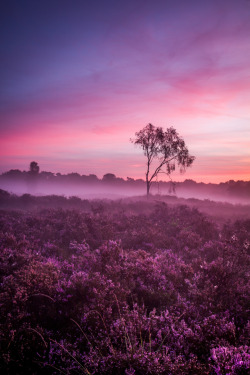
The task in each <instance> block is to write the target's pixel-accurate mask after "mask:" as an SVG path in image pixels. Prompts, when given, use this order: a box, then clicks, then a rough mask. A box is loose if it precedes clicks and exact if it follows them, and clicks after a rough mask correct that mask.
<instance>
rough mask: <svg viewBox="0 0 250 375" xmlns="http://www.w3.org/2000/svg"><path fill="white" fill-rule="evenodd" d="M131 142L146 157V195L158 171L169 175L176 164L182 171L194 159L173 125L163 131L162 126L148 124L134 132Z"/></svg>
mask: <svg viewBox="0 0 250 375" xmlns="http://www.w3.org/2000/svg"><path fill="white" fill-rule="evenodd" d="M131 142H132V143H134V144H135V145H139V146H140V147H141V148H142V149H143V152H144V155H145V156H146V158H147V168H146V186H147V196H149V191H150V187H151V184H152V182H153V180H154V179H155V178H156V177H157V176H158V174H159V173H165V174H167V175H168V176H170V174H171V173H172V172H173V171H174V170H175V169H176V165H177V167H179V169H180V172H184V171H185V169H186V168H187V167H189V166H190V165H191V164H192V163H193V161H194V159H195V157H194V156H191V155H190V154H189V151H188V149H187V147H186V145H185V142H184V140H183V139H182V138H181V137H180V136H179V134H178V133H177V131H176V130H175V129H174V128H173V127H170V128H167V129H166V131H163V129H162V127H155V126H154V125H152V124H148V125H146V126H145V127H144V128H143V129H142V130H140V131H139V132H136V133H135V139H131Z"/></svg>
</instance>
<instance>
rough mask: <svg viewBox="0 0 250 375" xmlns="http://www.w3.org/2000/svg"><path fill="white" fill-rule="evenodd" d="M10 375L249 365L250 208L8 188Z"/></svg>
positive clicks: (6, 352) (2, 294) (4, 340)
mask: <svg viewBox="0 0 250 375" xmlns="http://www.w3.org/2000/svg"><path fill="white" fill-rule="evenodd" d="M0 207H1V215H0V246H1V253H0V257H1V261H0V277H1V281H0V285H1V291H0V309H1V315H0V316H1V318H0V319H1V321H0V323H1V331H0V342H1V352H2V357H1V360H0V361H1V362H0V368H1V370H2V373H3V374H60V373H62V374H86V375H90V374H91V375H92V374H93V375H94V374H107V375H109V374H111V375H112V374H113V375H137V374H138V375H146V374H148V375H149V374H151V375H160V374H162V375H163V374H164V375H168V374H169V375H180V374H184V375H189V374H197V375H206V374H207V375H208V374H211V375H216V374H217V375H226V374H238V375H244V374H248V373H249V372H248V371H249V367H250V365H249V363H250V350H249V322H248V318H249V310H248V309H249V307H248V306H249V251H250V207H249V206H243V205H242V206H240V205H238V206H236V205H235V206H234V205H231V204H226V203H215V202H211V201H199V200H195V199H193V200H190V199H189V200H185V199H175V198H174V197H167V196H166V197H154V198H151V199H149V200H146V199H145V198H139V197H137V198H136V199H132V198H127V199H123V200H122V199H120V200H116V201H111V200H92V201H88V200H81V199H79V198H77V197H71V198H65V197H59V196H47V197H33V196H31V195H28V194H25V195H23V196H21V197H17V196H13V195H10V194H8V193H7V192H4V191H1V194H0Z"/></svg>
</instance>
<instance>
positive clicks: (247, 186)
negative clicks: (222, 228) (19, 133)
mask: <svg viewBox="0 0 250 375" xmlns="http://www.w3.org/2000/svg"><path fill="white" fill-rule="evenodd" d="M0 177H2V176H0ZM117 180H118V181H116V180H114V181H112V182H106V181H103V180H97V181H95V182H88V183H79V182H74V181H69V180H68V181H59V180H47V179H45V180H44V179H37V180H35V181H30V180H25V179H13V178H12V179H9V178H0V189H3V190H6V191H8V192H9V193H12V194H16V195H23V194H31V195H34V196H44V195H63V196H65V197H71V196H76V197H79V198H81V199H104V198H107V199H120V198H125V197H134V196H142V195H146V185H145V182H144V181H143V180H133V181H125V180H122V179H117ZM150 192H151V195H152V196H155V195H157V196H158V198H159V197H160V196H163V197H164V196H166V195H171V196H173V197H177V198H185V199H189V198H195V199H200V200H204V199H208V200H212V201H217V202H229V203H232V204H238V203H240V204H250V182H243V181H238V182H234V181H229V182H228V183H223V184H203V183H196V182H194V181H191V180H186V181H184V182H183V183H171V182H160V183H154V184H153V185H152V187H151V191H150Z"/></svg>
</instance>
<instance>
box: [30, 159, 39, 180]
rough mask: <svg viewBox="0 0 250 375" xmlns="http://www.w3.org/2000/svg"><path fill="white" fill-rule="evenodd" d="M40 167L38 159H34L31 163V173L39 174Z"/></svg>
mask: <svg viewBox="0 0 250 375" xmlns="http://www.w3.org/2000/svg"><path fill="white" fill-rule="evenodd" d="M39 169H40V168H39V165H38V164H37V162H36V161H32V162H31V163H30V170H29V172H30V174H31V175H33V176H36V175H38V173H39Z"/></svg>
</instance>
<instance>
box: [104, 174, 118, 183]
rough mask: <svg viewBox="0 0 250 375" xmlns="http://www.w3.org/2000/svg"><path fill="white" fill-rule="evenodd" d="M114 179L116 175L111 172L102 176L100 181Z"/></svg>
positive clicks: (111, 180)
mask: <svg viewBox="0 0 250 375" xmlns="http://www.w3.org/2000/svg"><path fill="white" fill-rule="evenodd" d="M115 179H116V176H115V175H114V174H113V173H106V174H105V175H104V176H103V178H102V181H105V182H113V181H114V180H115Z"/></svg>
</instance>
